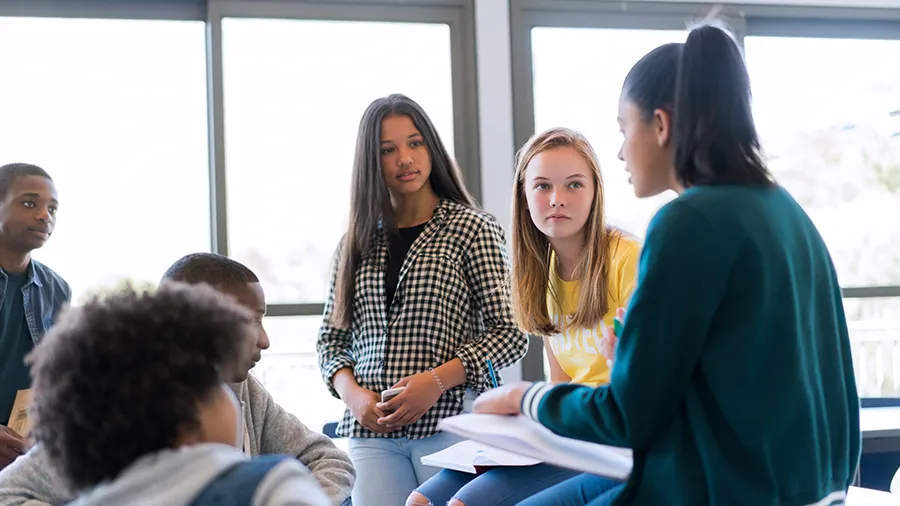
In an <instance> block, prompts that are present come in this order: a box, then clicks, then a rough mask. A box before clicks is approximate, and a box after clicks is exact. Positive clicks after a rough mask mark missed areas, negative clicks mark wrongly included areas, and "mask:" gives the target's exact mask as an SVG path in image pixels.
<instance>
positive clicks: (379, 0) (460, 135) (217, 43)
mask: <svg viewBox="0 0 900 506" xmlns="http://www.w3.org/2000/svg"><path fill="white" fill-rule="evenodd" d="M0 16H11V17H56V18H85V19H86V18H91V19H146V20H190V21H204V22H205V23H206V85H207V130H208V133H207V138H208V153H209V192H210V232H211V245H210V248H211V251H213V252H215V253H221V254H225V255H227V254H228V212H227V193H228V188H227V185H226V170H227V169H226V162H227V161H226V157H225V136H226V132H225V106H224V83H223V72H222V70H223V69H222V58H223V54H222V20H223V19H224V18H257V19H304V20H334V21H361V22H372V21H381V22H400V23H404V22H405V23H435V24H446V25H448V26H449V28H450V61H451V75H452V78H453V84H452V94H453V130H454V140H455V145H454V148H455V149H454V151H455V157H456V159H457V161H458V162H459V165H460V167H461V168H462V171H463V176H464V178H465V181H466V184H467V186H468V188H469V191H470V192H471V193H472V195H473V196H474V197H475V198H476V199H477V200H479V201H480V200H481V197H482V191H481V177H480V156H479V131H478V125H479V124H478V103H477V96H476V93H477V86H476V84H477V83H476V64H475V16H474V0H79V1H77V2H75V1H73V0H0ZM360 112H361V111H360ZM323 311H324V301H323V302H321V303H304V304H270V305H269V306H268V308H267V315H268V316H274V317H277V316H312V315H321V314H322V313H323Z"/></svg>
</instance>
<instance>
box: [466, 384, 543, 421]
mask: <svg viewBox="0 0 900 506" xmlns="http://www.w3.org/2000/svg"><path fill="white" fill-rule="evenodd" d="M532 384H533V383H531V382H530V381H520V382H518V383H514V384H512V385H504V386H502V387H498V388H494V389H492V390H488V391H487V392H485V393H483V394H481V395H479V396H478V398H477V399H475V404H474V405H472V411H473V412H475V413H482V414H488V415H518V414H521V413H522V398H523V397H525V392H527V391H528V389H529V388H531V385H532Z"/></svg>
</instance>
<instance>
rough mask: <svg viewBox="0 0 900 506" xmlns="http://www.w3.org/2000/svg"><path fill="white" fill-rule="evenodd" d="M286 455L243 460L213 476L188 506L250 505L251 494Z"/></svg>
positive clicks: (286, 457) (262, 456) (287, 457)
mask: <svg viewBox="0 0 900 506" xmlns="http://www.w3.org/2000/svg"><path fill="white" fill-rule="evenodd" d="M289 458H293V457H289V456H287V455H261V456H259V457H256V458H253V459H250V460H244V461H241V462H238V463H237V464H235V465H233V466H231V467H229V468H228V469H226V470H224V471H223V472H222V473H220V474H219V475H218V476H216V477H215V478H213V480H212V481H210V482H209V483H208V484H207V485H206V487H205V488H204V489H203V490H202V491H201V492H200V495H198V496H197V497H196V498H195V499H194V501H193V502H191V506H251V504H252V501H253V494H254V493H256V487H258V486H259V484H260V482H261V481H262V480H263V478H265V477H266V474H267V473H268V472H269V471H271V470H272V468H273V467H275V466H277V465H278V464H280V463H281V462H282V461H283V460H285V459H289Z"/></svg>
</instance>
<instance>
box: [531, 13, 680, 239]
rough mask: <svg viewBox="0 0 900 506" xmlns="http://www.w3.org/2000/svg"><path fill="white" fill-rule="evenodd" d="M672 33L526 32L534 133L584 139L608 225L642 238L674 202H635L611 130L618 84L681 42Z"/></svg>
mask: <svg viewBox="0 0 900 506" xmlns="http://www.w3.org/2000/svg"><path fill="white" fill-rule="evenodd" d="M684 37H685V32H683V31H676V30H671V31H669V30H615V29H599V28H596V29H587V28H546V27H538V28H534V29H532V30H531V47H532V65H533V72H534V131H535V132H540V131H543V130H545V129H547V128H550V127H555V126H564V127H569V128H574V129H576V130H579V131H581V132H582V133H584V134H585V135H586V136H587V138H588V139H589V140H590V142H591V144H592V145H593V146H594V151H596V153H597V156H598V158H600V167H601V170H602V171H603V186H604V191H605V198H606V213H607V217H608V221H609V223H611V224H612V225H616V226H618V227H621V228H623V229H624V230H626V231H628V232H630V233H632V234H634V235H636V236H638V237H641V238H643V237H644V233H645V232H646V230H647V225H648V224H649V222H650V218H652V217H653V215H654V214H655V213H656V211H657V210H658V209H659V207H660V206H661V205H662V204H664V203H665V202H668V201H669V200H671V199H672V197H674V194H673V193H671V192H667V193H665V194H663V195H659V196H656V197H653V198H649V199H638V198H637V197H635V196H634V190H633V189H632V187H631V185H630V184H629V183H628V174H627V173H626V172H625V166H624V164H623V163H622V162H621V161H620V160H619V158H618V154H619V148H620V147H621V145H622V134H621V133H620V132H619V126H618V123H617V122H616V117H617V116H618V103H619V93H620V92H621V90H622V82H623V81H624V80H625V76H626V75H627V74H628V71H629V70H631V67H632V66H633V65H634V63H635V62H637V61H638V59H640V58H641V57H642V56H643V55H644V54H646V53H647V52H648V51H650V50H651V49H653V48H655V47H657V46H659V45H661V44H665V43H667V42H675V41H681V40H684Z"/></svg>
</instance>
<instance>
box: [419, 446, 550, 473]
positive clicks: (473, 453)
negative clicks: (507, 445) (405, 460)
mask: <svg viewBox="0 0 900 506" xmlns="http://www.w3.org/2000/svg"><path fill="white" fill-rule="evenodd" d="M422 463H423V464H425V465H426V466H432V467H442V468H444V469H453V470H455V471H461V472H464V473H472V474H477V473H479V472H481V471H484V470H486V469H487V468H489V467H519V466H533V465H535V464H540V463H541V461H540V460H538V459H533V458H531V457H523V456H522V455H519V454H516V453H511V452H508V451H506V450H501V449H499V448H494V447H492V446H490V445H486V444H483V443H479V442H476V441H463V442H462V443H456V444H455V445H453V446H451V447H450V448H447V449H446V450H441V451H439V452H437V453H432V454H431V455H426V456H424V457H422Z"/></svg>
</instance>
